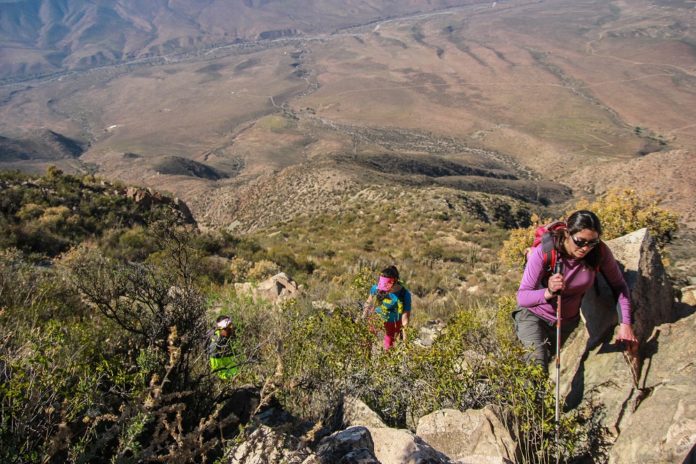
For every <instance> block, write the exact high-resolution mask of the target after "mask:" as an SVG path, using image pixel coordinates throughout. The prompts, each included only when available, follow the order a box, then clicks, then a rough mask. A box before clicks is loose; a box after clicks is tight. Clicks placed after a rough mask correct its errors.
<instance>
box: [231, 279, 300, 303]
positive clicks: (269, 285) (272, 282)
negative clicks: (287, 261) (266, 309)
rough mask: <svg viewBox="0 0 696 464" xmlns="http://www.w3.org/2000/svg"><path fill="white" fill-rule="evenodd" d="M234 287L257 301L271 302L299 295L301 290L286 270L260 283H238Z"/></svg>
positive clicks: (239, 292) (238, 291)
mask: <svg viewBox="0 0 696 464" xmlns="http://www.w3.org/2000/svg"><path fill="white" fill-rule="evenodd" d="M234 289H235V291H236V292H237V294H240V295H249V296H251V297H252V298H253V300H254V301H255V302H256V301H260V300H264V301H270V302H271V303H277V302H280V301H283V300H285V299H287V298H291V297H294V296H297V294H298V293H299V291H300V290H299V286H298V285H297V283H296V282H295V281H294V280H292V279H291V278H290V277H288V276H287V274H285V273H284V272H279V273H278V274H276V275H274V276H273V277H269V278H268V279H266V280H264V281H263V282H260V283H259V284H258V285H254V284H251V283H249V282H245V283H236V284H234Z"/></svg>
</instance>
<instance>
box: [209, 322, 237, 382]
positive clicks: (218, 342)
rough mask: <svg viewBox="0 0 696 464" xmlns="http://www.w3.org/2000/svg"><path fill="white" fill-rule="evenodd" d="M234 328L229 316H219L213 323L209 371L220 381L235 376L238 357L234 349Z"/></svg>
mask: <svg viewBox="0 0 696 464" xmlns="http://www.w3.org/2000/svg"><path fill="white" fill-rule="evenodd" d="M235 345H236V337H235V336H234V326H233V324H232V320H231V319H230V317H229V316H220V317H218V318H217V320H216V321H215V332H214V333H213V335H212V336H211V337H210V342H209V344H208V356H209V358H210V369H211V371H212V372H213V373H215V374H216V375H217V376H218V377H219V378H220V379H222V380H227V379H231V378H232V377H234V376H235V375H237V371H238V369H239V364H240V362H239V355H238V350H237V349H236V346H235Z"/></svg>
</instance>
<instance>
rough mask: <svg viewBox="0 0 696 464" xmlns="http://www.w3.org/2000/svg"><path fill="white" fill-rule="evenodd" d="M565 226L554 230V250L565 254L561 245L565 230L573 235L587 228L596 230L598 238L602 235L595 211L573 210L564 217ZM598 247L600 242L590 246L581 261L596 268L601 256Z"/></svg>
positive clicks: (600, 224)
mask: <svg viewBox="0 0 696 464" xmlns="http://www.w3.org/2000/svg"><path fill="white" fill-rule="evenodd" d="M566 226H567V229H557V230H555V231H554V239H555V243H556V250H558V251H559V252H560V253H562V254H564V255H565V254H566V252H565V248H564V247H563V241H564V240H565V232H568V235H570V236H573V235H575V234H577V233H578V232H580V231H581V230H585V229H588V230H592V231H595V232H597V235H598V236H599V237H600V238H601V236H602V223H601V222H600V220H599V218H598V217H597V215H596V214H595V213H593V212H592V211H588V210H586V209H581V210H578V211H575V212H574V213H573V214H571V215H570V216H568V219H566ZM600 247H602V243H601V242H600V244H599V245H597V246H596V247H594V248H592V249H591V250H590V252H589V253H587V255H585V257H584V258H583V261H584V262H585V263H586V264H587V265H588V266H589V267H592V268H596V267H597V266H598V265H599V261H600V259H601V258H602V255H601V251H600Z"/></svg>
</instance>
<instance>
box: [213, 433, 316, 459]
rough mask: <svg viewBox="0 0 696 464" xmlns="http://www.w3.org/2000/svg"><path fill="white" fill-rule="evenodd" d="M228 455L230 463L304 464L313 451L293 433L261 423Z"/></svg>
mask: <svg viewBox="0 0 696 464" xmlns="http://www.w3.org/2000/svg"><path fill="white" fill-rule="evenodd" d="M227 456H228V459H229V460H228V462H229V463H230V464H302V462H304V461H305V460H307V459H308V458H309V457H311V453H310V451H309V450H308V449H306V448H304V447H303V446H302V444H301V443H300V440H299V439H297V438H295V437H293V436H292V435H288V434H285V433H281V432H277V431H275V430H273V429H272V428H270V427H266V426H265V425H261V426H259V427H258V428H257V429H256V430H254V431H253V432H251V433H250V434H249V435H248V436H247V437H246V439H245V440H244V441H243V442H242V443H240V444H239V445H237V446H235V447H233V448H232V449H231V450H230V451H229V452H228V453H227Z"/></svg>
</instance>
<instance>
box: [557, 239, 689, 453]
mask: <svg viewBox="0 0 696 464" xmlns="http://www.w3.org/2000/svg"><path fill="white" fill-rule="evenodd" d="M608 244H609V246H610V248H611V250H612V252H613V253H614V255H615V256H616V258H617V260H618V261H619V264H620V265H621V266H622V267H623V270H624V275H625V278H626V281H627V283H628V285H629V287H630V290H631V300H632V304H633V308H634V330H635V332H636V335H637V337H638V338H639V340H640V342H641V345H640V354H639V358H638V359H635V358H633V357H631V356H629V355H627V354H626V353H625V352H624V351H623V349H622V347H621V346H620V345H617V344H616V343H615V342H613V340H614V339H615V335H616V332H617V331H618V327H616V322H617V319H616V311H615V310H614V307H615V303H614V298H613V296H612V295H611V291H610V290H609V288H608V286H607V285H606V283H605V282H602V280H603V279H601V278H600V286H599V289H600V291H599V293H597V292H595V290H590V291H588V292H587V295H586V297H585V299H584V300H583V303H582V316H583V321H584V323H583V324H581V325H580V327H579V328H578V330H576V332H575V333H574V334H573V335H572V336H571V337H570V338H569V340H568V342H567V343H566V344H565V346H564V347H563V350H562V352H561V365H562V371H561V393H562V397H564V398H565V400H566V407H576V406H579V405H583V407H586V408H592V407H599V408H601V411H597V412H596V413H597V414H600V417H601V421H602V424H603V425H604V426H606V427H607V429H608V430H609V432H610V433H611V437H610V438H611V441H614V442H615V444H614V446H613V448H612V449H611V452H610V456H611V462H614V463H617V464H619V463H629V462H679V463H682V462H689V461H688V460H687V455H689V453H692V455H693V447H694V444H695V443H696V365H695V364H694V361H693V360H694V359H696V349H695V348H694V346H693V344H690V343H685V340H689V339H690V338H691V337H692V336H693V333H694V328H696V327H695V324H696V316H693V315H692V316H688V317H686V318H683V319H681V320H680V321H678V322H674V321H675V320H676V319H677V318H678V317H682V316H684V314H689V312H684V311H680V310H679V309H678V307H677V306H676V305H675V303H674V300H673V294H672V288H671V286H670V284H669V282H668V281H667V277H666V275H665V272H664V268H663V267H662V263H661V261H660V259H659V254H658V252H657V249H656V248H655V244H654V242H653V240H652V239H651V238H650V236H649V235H648V233H647V232H646V231H645V230H641V231H638V232H635V233H633V234H629V235H627V236H625V237H621V238H619V239H615V240H612V241H610V242H609V243H608ZM661 324H662V325H661ZM552 375H553V372H552ZM691 459H693V458H691Z"/></svg>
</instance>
